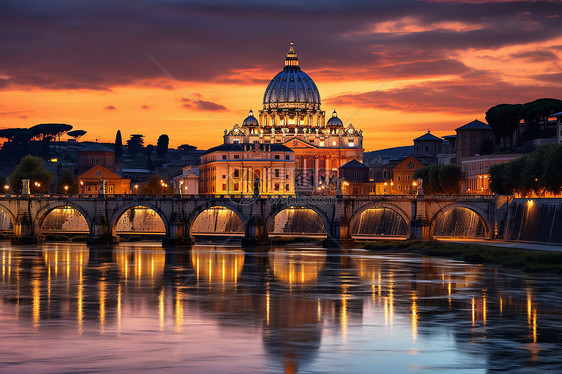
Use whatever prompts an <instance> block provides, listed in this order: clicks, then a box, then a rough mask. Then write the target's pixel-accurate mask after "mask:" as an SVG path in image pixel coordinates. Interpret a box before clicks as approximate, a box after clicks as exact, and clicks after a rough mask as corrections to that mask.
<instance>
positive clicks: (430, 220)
mask: <svg viewBox="0 0 562 374" xmlns="http://www.w3.org/2000/svg"><path fill="white" fill-rule="evenodd" d="M506 202H507V197H505V196H470V195H452V196H432V195H425V196H390V195H376V196H343V197H342V196H338V197H336V196H329V195H311V196H301V195H296V196H278V197H269V198H266V197H261V198H252V197H228V196H216V197H213V196H196V195H158V196H151V195H68V196H43V195H28V196H14V195H7V196H3V197H0V210H2V211H4V212H5V213H6V214H7V215H8V216H9V217H10V220H11V222H12V226H13V236H12V242H13V243H22V242H23V243H26V242H35V241H40V240H41V239H42V238H43V233H42V224H43V221H44V220H45V218H46V217H47V215H48V214H49V212H51V211H52V210H53V209H56V208H62V207H70V208H74V209H76V210H77V211H78V212H80V213H81V214H82V216H83V217H84V218H85V220H86V222H87V224H88V229H89V237H88V241H89V242H92V243H95V242H99V243H112V242H117V241H118V237H117V235H116V226H117V222H118V220H119V218H120V217H121V216H122V215H123V214H124V213H125V212H127V211H128V210H129V209H131V208H133V207H146V208H150V209H152V210H154V211H155V212H156V213H157V214H158V215H159V216H160V218H161V219H162V222H163V223H164V227H165V229H166V233H165V239H164V242H165V243H178V244H179V243H192V240H193V239H192V238H193V234H192V232H191V231H192V225H193V222H194V221H195V219H196V218H197V216H198V215H199V214H201V213H202V212H203V211H205V210H206V209H209V208H213V207H222V208H226V209H229V210H231V211H232V212H234V213H235V214H236V215H237V216H238V217H239V218H240V220H241V221H242V224H243V226H244V238H243V244H245V245H262V244H267V243H268V242H269V239H268V235H269V232H270V228H271V226H272V222H273V219H274V218H275V216H276V215H277V214H278V213H280V212H281V211H283V210H285V209H291V208H307V209H311V210H313V211H314V212H316V213H317V214H318V216H319V217H320V219H322V221H323V222H324V225H325V228H326V231H327V238H326V240H325V244H326V245H327V246H341V245H346V243H352V235H351V227H352V225H353V222H354V220H356V219H358V218H359V217H360V216H361V214H362V213H363V212H364V211H366V210H367V209H375V208H387V209H390V210H392V211H394V212H396V213H397V214H398V215H399V216H400V217H402V219H403V220H404V223H405V224H406V227H407V228H408V238H410V239H419V240H430V239H432V238H433V232H434V228H435V225H436V223H437V221H438V220H439V218H440V217H441V216H442V215H443V214H445V213H446V212H447V211H449V210H451V209H454V208H459V207H460V208H466V209H469V210H471V211H473V212H474V213H476V214H477V215H478V217H479V218H480V219H481V220H482V223H483V226H484V228H485V236H486V238H488V239H493V238H495V237H496V232H497V231H498V222H502V220H503V218H504V216H505V215H506V212H505V211H507V209H506V208H505V206H506V205H507V204H506Z"/></svg>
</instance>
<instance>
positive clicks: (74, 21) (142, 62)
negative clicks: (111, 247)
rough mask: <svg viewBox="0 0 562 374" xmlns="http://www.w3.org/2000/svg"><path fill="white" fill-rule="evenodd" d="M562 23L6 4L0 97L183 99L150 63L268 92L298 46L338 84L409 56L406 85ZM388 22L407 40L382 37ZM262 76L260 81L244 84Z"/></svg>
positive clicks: (514, 12) (274, 5)
mask: <svg viewBox="0 0 562 374" xmlns="http://www.w3.org/2000/svg"><path fill="white" fill-rule="evenodd" d="M559 13H560V10H559V8H556V7H553V6H552V3H550V2H540V1H539V2H534V1H533V2H527V1H519V2H517V1H514V2H509V3H497V2H481V1H469V2H466V1H463V2H442V3H439V2H423V1H415V0H397V1H393V2H388V1H359V0H349V1H346V2H336V1H309V2H302V3H299V2H296V1H272V2H267V3H258V2H255V1H250V0H248V1H237V2H236V3H232V2H227V1H214V2H204V1H203V0H201V1H189V2H179V1H154V2H142V1H140V2H139V1H132V0H123V1H119V2H115V1H109V0H98V1H93V0H91V1H88V0H85V1H80V2H68V1H62V0H53V1H49V2H48V4H46V3H45V2H43V1H38V0H36V1H28V2H21V1H19V0H5V1H3V2H2V11H1V12H0V35H3V36H4V38H2V39H3V40H2V43H0V55H1V56H2V58H1V59H0V76H3V75H5V76H8V77H9V78H10V79H8V80H7V79H2V80H0V88H2V87H1V86H3V87H6V86H8V85H9V86H10V87H13V86H26V87H41V88H48V89H83V88H87V89H94V90H111V88H112V87H114V86H117V85H127V84H133V83H138V82H148V81H153V80H154V81H158V83H155V84H156V85H157V86H159V87H162V88H165V89H174V88H175V87H176V86H175V84H174V83H173V81H170V80H169V78H168V77H167V76H166V74H165V73H164V72H163V71H162V70H161V69H160V67H159V66H157V64H155V63H154V62H153V61H152V60H151V59H150V58H149V57H148V55H147V53H146V52H149V53H150V54H151V55H152V56H154V57H155V58H156V59H157V60H158V62H159V63H160V64H161V65H162V66H163V67H164V68H165V69H166V70H167V71H168V72H169V73H171V74H172V75H173V76H174V78H176V79H179V80H189V81H216V82H232V83H239V84H240V83H242V84H244V83H246V84H256V83H259V84H261V83H263V82H264V81H266V80H267V78H265V76H271V75H272V74H275V73H276V72H277V71H278V70H280V69H281V67H282V63H283V57H284V53H285V51H286V48H287V43H288V41H289V40H293V39H296V40H295V42H296V46H297V51H298V52H299V57H300V59H301V65H302V66H303V67H304V68H305V69H306V70H307V71H325V72H326V73H329V75H330V76H331V78H332V79H344V78H345V77H346V76H348V74H349V73H350V71H367V72H372V71H374V70H377V69H378V70H380V73H378V74H380V75H384V74H387V73H388V71H392V70H394V69H396V68H397V67H398V66H400V65H401V64H402V63H404V61H408V58H409V56H411V55H412V54H413V56H414V57H413V58H412V59H410V60H409V62H408V64H407V66H404V67H403V68H402V69H401V70H400V74H404V75H406V74H408V72H409V71H410V72H411V74H415V72H416V71H418V72H419V74H420V75H421V76H427V77H429V76H434V75H436V74H438V73H439V67H442V68H444V69H445V71H444V73H445V74H450V73H451V72H453V73H459V72H462V70H463V69H465V67H463V66H462V64H461V63H459V62H456V61H454V56H455V55H456V54H457V53H458V52H459V51H465V50H468V49H482V48H501V47H504V46H510V45H516V44H525V43H532V42H544V41H547V40H551V39H553V38H556V37H559V36H561V35H562V23H560V21H559V17H557V16H558V15H559ZM388 22H391V23H392V22H394V23H395V27H397V28H399V29H400V28H405V30H406V31H400V30H398V31H397V32H393V33H390V32H384V30H383V31H381V30H378V29H377V28H376V27H377V25H381V24H384V23H388ZM451 25H452V26H451ZM416 28H419V30H417V31H416ZM408 30H410V31H408ZM412 30H413V31H412ZM8 36H9V37H8ZM451 56H453V57H451ZM256 68H259V69H260V71H261V72H263V74H260V77H259V78H253V77H252V76H251V75H248V74H244V73H243V72H251V71H253V70H254V69H256ZM410 69H411V70H410ZM266 73H268V74H266ZM146 84H147V85H149V84H150V83H146Z"/></svg>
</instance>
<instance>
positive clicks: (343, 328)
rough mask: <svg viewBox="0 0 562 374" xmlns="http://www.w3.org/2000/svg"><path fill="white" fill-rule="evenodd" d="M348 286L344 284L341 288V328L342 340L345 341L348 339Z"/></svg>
mask: <svg viewBox="0 0 562 374" xmlns="http://www.w3.org/2000/svg"><path fill="white" fill-rule="evenodd" d="M348 287H349V286H348V285H347V284H342V286H341V308H340V326H341V334H342V339H343V340H344V341H345V339H346V337H347V319H348V316H347V299H348V298H349V295H348V294H347V288H348Z"/></svg>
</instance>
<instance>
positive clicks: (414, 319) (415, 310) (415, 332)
mask: <svg viewBox="0 0 562 374" xmlns="http://www.w3.org/2000/svg"><path fill="white" fill-rule="evenodd" d="M417 300H418V296H417V293H416V291H413V292H412V306H411V311H412V339H413V340H414V343H415V342H416V338H417V337H418V304H417V302H416V301H417Z"/></svg>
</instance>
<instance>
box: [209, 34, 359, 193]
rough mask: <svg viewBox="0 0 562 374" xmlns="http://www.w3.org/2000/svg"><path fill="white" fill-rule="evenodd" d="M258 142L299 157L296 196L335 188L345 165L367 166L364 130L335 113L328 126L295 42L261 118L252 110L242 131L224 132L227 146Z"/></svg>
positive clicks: (237, 127) (236, 127) (269, 88)
mask: <svg viewBox="0 0 562 374" xmlns="http://www.w3.org/2000/svg"><path fill="white" fill-rule="evenodd" d="M254 143H258V144H261V145H266V144H267V145H284V146H286V147H288V148H290V149H291V150H292V151H293V152H294V158H295V161H294V164H295V170H296V175H294V177H293V179H294V183H295V192H297V193H312V192H318V187H320V186H327V185H328V186H332V187H335V186H336V184H337V178H338V177H339V170H338V169H339V167H340V166H342V165H344V164H345V163H347V162H348V161H351V160H354V159H355V160H358V161H363V135H362V131H361V130H356V129H355V128H354V127H353V125H352V124H349V125H347V126H344V123H343V122H342V120H341V119H339V118H338V115H337V113H336V111H335V110H334V112H333V113H332V116H331V117H330V118H329V119H328V120H327V121H326V118H325V112H324V111H323V110H322V107H321V100H320V92H319V90H318V88H317V87H316V84H315V83H314V81H313V80H312V79H311V78H310V77H309V76H308V75H307V74H306V73H305V72H304V71H303V70H302V69H301V68H300V66H299V60H298V58H297V53H296V52H295V50H294V49H293V45H292V43H291V47H290V48H289V52H288V53H287V56H286V58H285V67H284V68H283V70H282V71H281V72H279V73H278V74H277V75H276V76H275V77H274V78H273V79H272V80H271V82H270V83H269V84H268V86H267V88H266V90H265V93H264V96H263V109H262V110H260V111H259V115H258V117H255V116H254V113H253V111H250V112H249V115H248V117H247V118H246V119H245V120H244V121H243V122H242V126H240V125H238V124H236V125H234V127H233V128H232V129H231V130H230V131H227V130H225V133H224V144H225V145H227V144H231V145H233V144H246V145H248V144H254ZM202 164H203V163H202ZM216 176H217V174H216V173H215V177H216ZM217 179H219V178H217ZM217 192H218V191H217Z"/></svg>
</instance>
